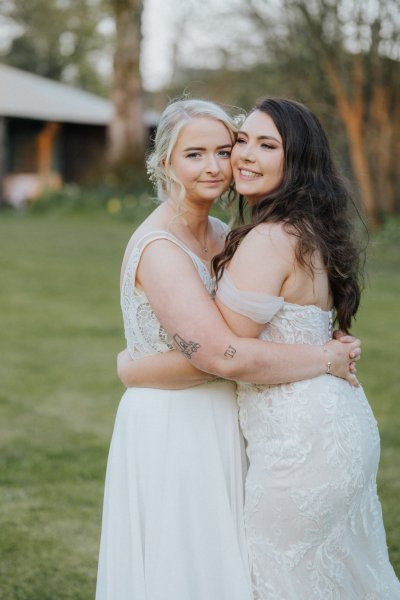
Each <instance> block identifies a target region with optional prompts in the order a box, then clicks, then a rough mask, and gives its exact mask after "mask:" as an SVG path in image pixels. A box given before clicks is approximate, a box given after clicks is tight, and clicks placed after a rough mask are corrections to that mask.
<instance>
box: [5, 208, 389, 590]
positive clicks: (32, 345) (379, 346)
mask: <svg viewBox="0 0 400 600" xmlns="http://www.w3.org/2000/svg"><path fill="white" fill-rule="evenodd" d="M137 219H138V220H137V221H136V222H125V220H123V219H120V218H117V219H115V218H112V217H111V216H110V215H109V214H108V213H107V212H106V211H102V210H89V211H87V212H86V213H85V212H83V213H79V214H78V213H76V212H74V211H72V212H71V213H70V214H63V213H62V212H60V211H58V210H49V211H47V212H46V213H45V214H37V213H31V212H29V211H28V212H26V213H16V212H13V211H2V212H1V213H0V238H1V240H2V243H3V252H2V254H1V256H0V276H1V281H2V294H1V296H0V331H1V336H0V355H1V357H2V360H1V361H0V381H1V388H0V463H1V464H0V473H1V478H0V503H1V512H0V530H1V536H0V555H1V557H2V559H1V563H0V597H1V598H2V600H88V598H93V597H94V586H95V577H96V565H97V553H98V544H99V535H100V523H101V506H102V494H103V485H104V475H105V466H106V458H107V451H108V446H109V442H110V437H111V431H112V426H113V420H114V417H115V412H116V408H117V404H118V400H119V398H120V396H121V394H122V391H123V389H122V386H121V385H120V384H119V382H118V381H117V379H116V374H115V356H116V353H117V352H118V351H119V350H120V349H121V348H123V346H124V339H123V333H122V320H121V314H120V308H119V292H118V290H119V269H120V264H121V260H122V255H123V251H124V248H125V245H126V243H127V241H128V239H129V237H130V235H131V233H132V230H133V228H134V227H135V226H136V224H137V223H138V221H139V220H140V219H141V216H140V215H139V214H138V215H137ZM399 250H400V244H399V242H398V241H396V242H395V241H393V242H391V243H388V242H386V241H382V240H381V239H380V238H377V239H373V241H372V243H371V248H370V254H369V262H368V264H369V267H368V271H369V286H368V287H367V289H366V292H365V294H364V297H363V302H362V307H361V311H360V316H359V318H358V319H357V323H356V326H355V329H354V330H355V333H356V334H358V335H360V336H361V337H362V339H363V358H362V361H361V363H359V367H358V374H359V377H360V379H361V381H362V382H363V383H364V386H365V388H366V391H367V394H368V396H369V399H370V401H371V403H372V405H373V408H374V412H375V415H376V417H377V419H378V421H379V426H380V431H381V436H382V459H381V466H380V470H379V482H378V484H379V493H380V497H381V500H382V504H383V513H384V519H385V524H386V529H387V537H388V545H389V550H390V553H391V558H392V562H393V564H394V566H395V568H396V570H397V573H398V574H400V544H399V539H400V514H399V511H398V505H399V499H400V482H399V478H398V456H399V452H400V434H399V431H400V405H399V389H400V381H399V368H398V365H399V361H400V351H399V344H398V332H399V330H400V314H399V311H398V298H399V294H400V275H399V273H400V270H399Z"/></svg>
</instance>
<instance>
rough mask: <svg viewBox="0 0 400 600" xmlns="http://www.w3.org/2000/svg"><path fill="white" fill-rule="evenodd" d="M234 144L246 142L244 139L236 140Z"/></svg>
mask: <svg viewBox="0 0 400 600" xmlns="http://www.w3.org/2000/svg"><path fill="white" fill-rule="evenodd" d="M236 143H237V144H245V143H246V140H245V139H244V138H237V140H236Z"/></svg>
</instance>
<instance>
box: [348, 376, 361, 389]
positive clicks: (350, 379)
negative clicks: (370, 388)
mask: <svg viewBox="0 0 400 600" xmlns="http://www.w3.org/2000/svg"><path fill="white" fill-rule="evenodd" d="M346 381H348V382H349V383H350V385H352V386H353V387H355V388H358V387H360V382H359V381H358V379H357V377H356V376H355V375H354V374H353V373H348V375H347V377H346Z"/></svg>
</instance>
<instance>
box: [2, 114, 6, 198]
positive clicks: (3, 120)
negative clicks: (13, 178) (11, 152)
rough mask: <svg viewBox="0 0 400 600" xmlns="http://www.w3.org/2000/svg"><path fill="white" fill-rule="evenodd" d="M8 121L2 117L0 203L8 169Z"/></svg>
mask: <svg viewBox="0 0 400 600" xmlns="http://www.w3.org/2000/svg"><path fill="white" fill-rule="evenodd" d="M6 135H7V121H6V118H5V117H0V204H2V203H3V202H4V178H5V176H6V170H7V164H6V163H7V154H6V152H7V140H6Z"/></svg>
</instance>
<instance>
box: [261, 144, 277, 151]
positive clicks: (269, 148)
mask: <svg viewBox="0 0 400 600" xmlns="http://www.w3.org/2000/svg"><path fill="white" fill-rule="evenodd" d="M261 148H268V150H273V149H274V148H275V146H273V145H272V144H261Z"/></svg>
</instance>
